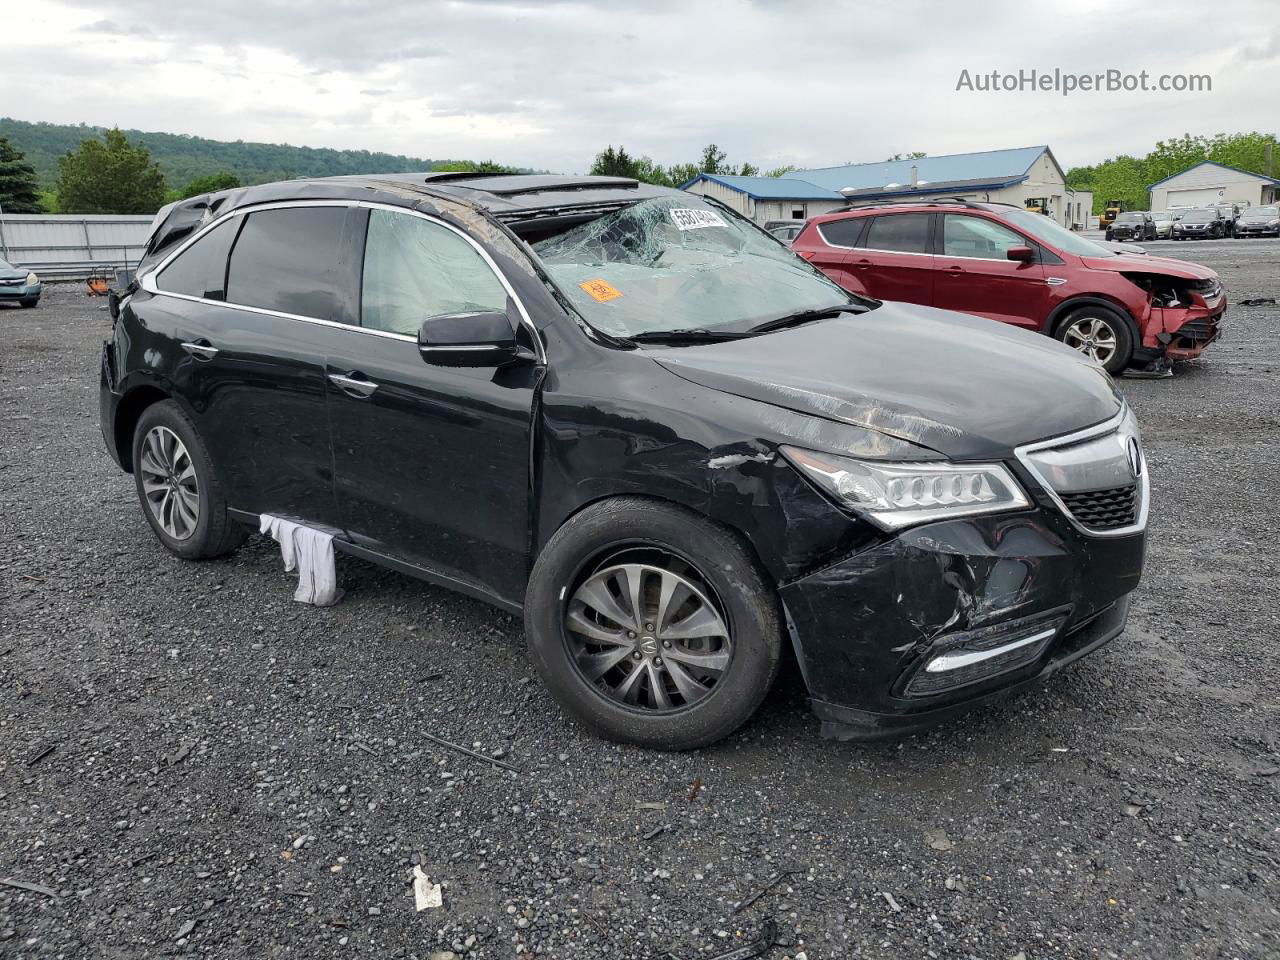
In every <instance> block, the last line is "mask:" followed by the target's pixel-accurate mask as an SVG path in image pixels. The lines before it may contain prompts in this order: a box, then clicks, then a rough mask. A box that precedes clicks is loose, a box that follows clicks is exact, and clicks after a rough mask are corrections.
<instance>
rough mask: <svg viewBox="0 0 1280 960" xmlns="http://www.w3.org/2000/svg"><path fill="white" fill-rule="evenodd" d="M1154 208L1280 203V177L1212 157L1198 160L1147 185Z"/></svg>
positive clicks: (1254, 205)
mask: <svg viewBox="0 0 1280 960" xmlns="http://www.w3.org/2000/svg"><path fill="white" fill-rule="evenodd" d="M1147 190H1148V192H1149V193H1150V194H1151V209H1152V210H1168V209H1170V208H1171V207H1203V206H1206V205H1208V204H1210V203H1238V204H1240V205H1241V206H1245V205H1246V204H1247V205H1249V206H1251V207H1256V206H1260V205H1264V204H1268V203H1280V180H1276V179H1275V178H1274V177H1265V176H1263V175H1262V174H1260V173H1250V172H1249V171H1248V170H1238V169H1236V168H1235V167H1228V166H1225V165H1223V164H1221V163H1214V162H1213V161H1212V160H1205V161H1204V162H1202V163H1197V164H1196V165H1195V166H1194V167H1188V168H1187V169H1186V170H1183V171H1182V172H1181V173H1175V174H1174V175H1173V176H1172V177H1165V178H1164V179H1163V180H1161V181H1159V182H1158V183H1153V184H1151V186H1149V187H1147Z"/></svg>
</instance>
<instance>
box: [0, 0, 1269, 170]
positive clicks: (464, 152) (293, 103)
mask: <svg viewBox="0 0 1280 960" xmlns="http://www.w3.org/2000/svg"><path fill="white" fill-rule="evenodd" d="M16 13H17V11H16V10H15V9H11V10H10V16H9V17H8V18H7V19H8V21H9V24H8V26H9V28H10V33H11V34H12V35H11V36H10V37H9V38H8V42H7V43H6V44H5V52H4V56H3V58H0V115H8V116H12V117H16V118H18V119H22V120H48V121H53V122H59V123H78V122H82V121H83V122H85V123H89V124H101V125H104V126H111V125H118V126H120V127H125V128H130V127H132V128H137V129H142V130H164V131H171V132H175V133H187V134H194V135H197V136H203V137H212V138H215V139H221V140H236V139H242V140H261V141H268V142H273V143H279V142H284V143H291V144H304V145H308V146H327V147H340V148H365V149H370V150H388V151H392V152H395V153H405V154H410V155H413V156H420V157H428V158H445V157H467V158H474V159H494V160H498V161H500V162H502V163H509V164H515V165H519V166H531V167H536V168H546V169H551V170H555V171H560V172H583V171H585V170H586V168H587V167H588V166H589V165H590V163H591V158H592V156H593V155H594V154H595V153H596V152H597V151H598V150H600V149H601V148H603V147H604V145H605V144H607V143H614V144H619V143H621V144H624V145H625V146H626V147H627V149H628V150H629V151H631V152H633V153H638V154H648V155H649V156H651V157H653V158H654V159H655V160H657V161H659V162H661V163H673V162H681V161H687V160H693V159H695V158H696V156H697V154H698V152H699V151H700V149H701V147H702V146H703V145H704V144H706V143H708V142H711V141H714V142H715V143H717V144H719V145H720V147H721V148H722V149H723V150H725V151H726V152H727V153H728V155H729V159H730V161H731V162H735V163H736V162H740V161H742V160H750V161H751V162H753V163H755V164H757V165H759V166H762V167H772V166H777V165H781V164H784V163H793V164H797V165H799V166H829V165H833V164H838V163H844V162H846V161H852V162H860V161H877V160H883V159H885V158H887V157H888V156H890V155H891V154H894V153H905V152H907V151H912V150H922V151H925V152H926V153H928V154H930V155H936V154H943V153H956V152H963V151H970V150H987V149H995V148H1000V147H1017V146H1027V145H1032V144H1040V143H1047V144H1049V145H1050V146H1051V147H1052V148H1053V150H1054V152H1055V154H1056V155H1057V157H1058V159H1059V161H1060V162H1061V163H1062V165H1063V166H1064V167H1070V166H1076V165H1080V164H1085V163H1092V162H1096V161H1098V160H1101V159H1103V158H1105V157H1108V156H1111V155H1113V154H1115V153H1124V152H1132V153H1138V154H1141V153H1145V152H1146V151H1147V150H1148V149H1149V148H1150V147H1151V145H1152V144H1153V143H1154V142H1155V141H1156V140H1158V139H1161V138H1166V137H1169V136H1176V135H1179V134H1182V133H1184V132H1190V133H1207V134H1211V133H1216V132H1219V131H1238V130H1254V129H1260V130H1266V129H1268V128H1269V129H1270V130H1271V131H1274V130H1275V129H1276V118H1277V116H1278V114H1277V109H1276V107H1275V102H1274V94H1275V92H1276V91H1280V6H1278V5H1277V4H1276V2H1275V0H1216V2H1214V3H1212V4H1208V3H1204V2H1203V0H1191V2H1184V0H1163V2H1161V3H1158V4H1156V3H1150V2H1133V0H1070V2H1061V0H994V2H993V0H985V2H981V3H978V2H972V3H966V2H939V3H914V2H909V0H897V2H861V3H852V2H850V3H846V2H839V0H813V2H810V0H755V2H746V0H698V2H690V0H685V2H681V3H676V2H672V0H643V2H638V0H619V2H605V0H599V2H596V3H574V2H527V3H513V2H503V0H455V2H447V3H441V2H429V0H421V2H415V0H382V2H380V3H361V2H345V0H306V2H305V3H301V2H273V0H202V2H200V3H188V2H183V0H27V2H24V3H23V4H22V5H21V16H17V17H16V18H15V15H16ZM1055 67H1056V68H1060V69H1061V70H1063V71H1067V72H1073V73H1082V74H1083V73H1093V72H1096V71H1104V70H1106V69H1108V68H1118V69H1122V70H1128V71H1133V72H1137V71H1140V70H1143V69H1145V70H1147V71H1149V72H1150V73H1151V74H1152V77H1153V80H1154V78H1155V77H1156V76H1158V75H1159V74H1162V73H1171V72H1185V73H1207V74H1209V75H1211V77H1212V85H1213V89H1212V92H1209V93H1162V92H1148V93H1138V92H1134V93H1075V94H1073V95H1072V96H1069V97H1065V98H1064V97H1062V96H1061V95H1060V94H1057V93H1052V92H1026V93H978V92H968V91H957V90H956V85H957V82H958V80H959V77H960V74H961V71H962V70H968V71H970V73H971V74H974V75H976V74H978V73H980V72H990V71H991V70H1001V71H1010V72H1016V71H1018V70H1021V69H1027V70H1029V69H1031V68H1038V69H1040V70H1042V71H1044V70H1047V71H1050V72H1051V71H1052V70H1053V69H1054V68H1055Z"/></svg>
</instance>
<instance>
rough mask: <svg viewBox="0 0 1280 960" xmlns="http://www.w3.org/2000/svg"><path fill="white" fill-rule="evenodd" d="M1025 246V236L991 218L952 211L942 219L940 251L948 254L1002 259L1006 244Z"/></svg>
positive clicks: (1007, 246) (949, 255) (983, 258)
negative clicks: (968, 215)
mask: <svg viewBox="0 0 1280 960" xmlns="http://www.w3.org/2000/svg"><path fill="white" fill-rule="evenodd" d="M1025 246H1027V241H1026V240H1024V239H1023V238H1022V237H1020V236H1018V235H1017V234H1016V233H1014V232H1013V231H1012V230H1010V229H1008V228H1007V227H1002V226H1000V224H998V223H995V222H994V221H992V220H985V219H983V218H982V217H967V216H964V215H963V214H956V213H948V214H947V215H946V219H944V220H943V226H942V252H943V253H944V254H945V255H946V256H948V257H976V258H978V259H981V260H1005V259H1007V257H1006V256H1005V251H1006V250H1008V249H1009V248H1010V247H1025Z"/></svg>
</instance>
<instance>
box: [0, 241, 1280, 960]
mask: <svg viewBox="0 0 1280 960" xmlns="http://www.w3.org/2000/svg"><path fill="white" fill-rule="evenodd" d="M1145 246H1146V247H1147V248H1148V250H1149V251H1151V252H1152V253H1156V252H1159V253H1160V254H1167V255H1173V256H1180V257H1187V258H1193V259H1197V260H1200V261H1201V262H1204V263H1206V264H1208V265H1210V266H1212V267H1214V268H1215V269H1217V270H1218V271H1220V272H1221V274H1222V275H1223V278H1224V280H1225V282H1226V284H1227V287H1228V289H1229V291H1230V294H1231V298H1232V300H1233V301H1238V300H1240V299H1241V298H1247V297H1280V241H1273V240H1247V241H1205V242H1200V243H1194V244H1193V243H1172V242H1162V243H1150V244H1146V245H1145ZM100 303H101V301H97V300H91V299H86V298H85V297H83V296H81V289H80V288H79V287H68V286H61V287H56V288H53V289H51V290H49V291H48V293H47V295H46V299H45V301H44V302H42V303H41V305H40V307H39V308H37V309H35V310H24V311H20V310H18V309H16V308H14V309H4V310H3V311H2V312H0V536H2V537H3V542H4V544H5V549H4V551H3V555H0V879H4V878H11V879H13V880H16V881H23V882H27V883H32V884H38V885H42V886H44V887H46V888H49V891H50V892H56V896H49V895H47V894H46V893H41V892H38V891H32V890H26V889H20V888H16V887H9V886H0V956H3V957H12V958H23V957H53V956H65V957H92V958H97V957H142V956H169V955H182V954H196V955H202V956H215V957H277V956H280V957H283V956H289V957H295V956H296V957H307V958H322V957H348V956H355V955H371V956H378V957H417V958H422V960H426V958H429V957H436V958H439V957H442V956H443V957H451V956H452V955H454V954H456V955H457V956H458V957H484V958H488V957H506V958H510V957H526V956H546V957H555V958H605V957H608V958H630V957H636V958H655V960H656V958H665V957H667V955H668V953H670V954H671V955H672V956H674V957H677V958H691V957H695V956H704V957H707V956H711V955H714V954H717V953H720V952H722V951H727V950H730V949H732V948H733V947H735V946H741V945H742V944H744V943H745V942H747V941H749V940H751V939H752V938H754V937H755V935H756V933H757V931H759V929H760V927H761V924H762V923H763V922H764V921H765V920H766V918H773V919H776V920H777V922H778V924H779V930H780V934H779V938H780V939H781V938H786V939H788V940H790V941H792V942H793V943H794V945H793V946H791V947H789V948H784V947H778V948H776V949H775V950H773V951H772V952H771V953H769V954H768V956H770V957H773V958H782V957H785V956H794V955H795V954H796V953H797V952H800V951H803V952H804V953H806V954H807V956H808V957H809V958H811V960H812V958H846V957H903V958H912V960H915V958H923V957H944V958H950V957H956V958H961V957H964V958H968V957H973V958H984V960H986V958H995V960H1007V958H1010V957H1020V956H1025V958H1027V960H1040V958H1051V957H1052V958H1056V957H1081V958H1083V957H1123V958H1144V960H1145V958H1157V957H1159V958H1182V957H1187V958H1192V957H1194V958H1218V957H1221V958H1262V957H1276V956H1280V908H1278V907H1277V904H1278V903H1280V698H1278V696H1277V690H1280V658H1277V656H1276V650H1277V642H1278V641H1280V613H1278V611H1280V588H1278V587H1277V583H1278V582H1280V579H1278V577H1277V574H1278V573H1280V562H1278V561H1277V557H1276V546H1275V545H1276V543H1277V542H1278V541H1280V511H1278V510H1277V507H1276V502H1275V501H1274V500H1271V499H1270V494H1269V493H1268V492H1267V491H1273V490H1274V489H1275V487H1276V476H1277V468H1280V400H1278V396H1280V391H1277V383H1278V381H1280V336H1278V335H1280V307H1277V306H1274V305H1272V306H1253V307H1241V306H1238V305H1237V306H1233V307H1232V308H1231V309H1230V311H1229V313H1228V318H1229V326H1228V327H1227V333H1228V336H1227V339H1226V340H1225V341H1224V342H1222V343H1220V344H1218V345H1215V346H1214V347H1213V348H1211V350H1210V351H1209V355H1208V357H1207V358H1206V359H1203V360H1201V361H1199V362H1196V363H1193V364H1186V365H1181V366H1179V367H1177V368H1176V373H1175V376H1174V378H1173V379H1170V380H1158V381H1146V380H1141V381H1140V380H1125V381H1122V384H1121V386H1122V388H1123V389H1124V391H1125V393H1126V394H1127V395H1128V396H1129V397H1130V399H1131V400H1132V402H1133V403H1134V405H1135V407H1136V408H1137V410H1138V413H1139V415H1140V417H1141V420H1142V423H1143V427H1144V430H1145V433H1146V441H1147V450H1148V456H1149V460H1150V464H1151V470H1152V476H1153V486H1154V505H1153V512H1152V519H1151V529H1150V548H1149V549H1150V558H1149V564H1148V568H1147V574H1146V579H1145V581H1144V584H1143V587H1142V588H1141V590H1140V591H1139V593H1138V595H1137V600H1136V606H1135V612H1134V616H1133V619H1132V620H1131V622H1130V626H1129V629H1128V631H1127V632H1126V633H1125V635H1124V636H1123V637H1121V638H1120V639H1118V640H1117V641H1115V642H1114V643H1112V644H1111V645H1110V646H1108V647H1107V648H1104V650H1102V651H1100V652H1099V653H1098V654H1095V655H1094V656H1093V657H1091V658H1088V659H1086V660H1085V661H1083V662H1082V663H1080V664H1079V665H1077V666H1076V667H1075V668H1073V669H1071V670H1069V671H1066V672H1065V673H1064V674H1062V675H1060V676H1059V677H1057V678H1056V679H1055V680H1054V681H1053V682H1051V683H1050V684H1049V685H1048V686H1047V687H1045V688H1044V689H1042V690H1040V691H1038V692H1034V693H1030V694H1027V695H1024V696H1022V697H1020V698H1018V699H1016V700H1013V701H1011V702H1009V703H1007V704H1006V705H1004V706H1002V707H1000V708H998V709H994V710H990V711H987V712H985V713H982V714H979V715H973V716H970V717H968V718H966V719H964V720H962V721H961V722H958V723H956V724H954V725H953V726H950V727H948V728H946V729H943V730H940V731H937V732H934V733H931V734H928V735H924V736H920V737H916V738H914V739H911V740H908V741H905V742H902V743H900V744H893V745H889V746H881V747H873V748H869V747H866V746H858V745H854V744H840V743H833V742H829V741H824V740H821V739H819V738H818V736H817V723H816V721H815V720H814V719H813V718H812V717H811V716H810V714H809V713H808V711H807V708H806V706H805V704H804V699H803V692H802V690H801V689H800V687H799V685H798V683H797V681H796V680H794V679H790V680H787V681H785V682H784V683H783V684H782V686H781V687H780V688H779V689H778V690H777V691H776V692H775V695H774V696H773V697H772V698H771V700H770V702H769V703H768V704H767V706H766V707H765V709H764V710H763V711H762V713H761V714H760V715H759V716H758V717H757V718H756V719H755V720H754V721H753V722H752V723H751V724H749V725H748V726H747V727H746V728H745V729H744V730H743V731H741V732H740V733H739V734H738V735H736V736H734V737H733V738H731V739H730V740H729V741H727V742H725V743H723V744H721V745H719V746H717V747H715V748H713V749H709V750H704V751H702V752H699V753H694V754H687V755H679V756H668V755H660V754H651V753H646V752H643V751H640V750H635V749H630V748H624V747H618V746H614V745H609V744H605V743H602V742H599V741H597V740H594V739H592V738H591V737H590V736H588V735H587V734H586V733H584V732H583V731H582V730H581V729H579V728H578V727H576V726H574V725H573V724H572V723H571V722H569V721H568V720H567V719H566V718H565V717H564V716H563V715H562V714H561V713H560V711H559V710H558V709H557V708H556V706H555V705H554V704H553V703H552V702H551V701H550V699H549V698H548V697H547V696H546V695H545V694H544V693H543V692H542V690H541V689H540V687H539V685H538V684H537V682H536V681H534V680H532V679H531V677H532V672H531V669H530V667H529V665H528V664H527V662H526V659H525V653H524V650H523V641H522V638H521V632H520V629H519V625H518V623H517V622H516V620H515V619H514V618H512V617H509V616H507V615H505V614H501V613H495V612H494V611H493V610H491V609H489V608H487V607H485V606H483V605H481V604H479V603H476V602H473V601H470V600H467V599H463V598H460V597H456V596H453V595H450V594H448V593H445V592H443V591H441V590H437V589H435V588H432V587H430V586H427V585H424V584H422V583H419V582H417V581H414V580H411V579H409V578H406V577H403V576H400V575H397V574H394V573H390V572H386V571H383V570H380V569H378V568H375V567H373V566H370V565H366V564H363V563H361V562H358V561H354V560H350V559H345V558H344V559H342V560H340V567H339V577H340V580H341V583H342V585H343V587H344V588H345V589H346V591H347V595H346V599H345V600H344V601H343V602H342V603H341V604H340V605H338V606H336V607H333V608H330V609H324V610H317V609H314V608H311V607H306V606H302V605H299V604H295V603H294V602H293V601H292V599H291V596H292V591H293V586H294V584H293V579H292V577H291V576H290V575H286V574H285V573H284V572H283V570H282V568H281V563H280V557H279V553H278V550H277V549H276V548H275V545H274V544H272V543H270V542H269V541H263V540H262V539H261V538H258V537H256V536H255V537H254V538H253V539H252V540H250V542H249V543H248V544H247V545H246V546H245V547H244V548H242V549H241V550H240V551H239V553H237V554H236V555H235V556H233V557H231V558H229V559H227V560H224V561H216V562H210V563H202V564H192V563H185V562H182V561H180V560H177V559H175V558H173V557H171V556H170V555H168V554H167V553H165V552H164V551H163V550H162V549H161V548H160V546H159V545H158V543H157V542H156V540H155V539H154V537H153V536H152V535H151V533H150V531H149V529H148V527H147V525H146V522H145V521H144V519H143V516H142V513H141V512H140V508H139V507H138V505H137V503H136V501H135V500H134V493H133V485H132V480H131V479H130V478H129V477H127V476H125V475H123V474H121V473H119V472H118V471H117V470H116V468H115V466H114V465H113V464H112V463H111V461H110V460H109V458H108V456H107V454H106V452H105V451H104V449H103V445H102V440H101V437H100V435H99V432H98V412H97V390H98V383H97V362H98V350H99V344H100V342H101V340H102V339H103V337H104V336H105V335H106V331H107V329H108V326H109V320H108V318H107V314H106V313H105V312H104V311H102V310H101V309H100ZM428 732H429V733H432V734H434V735H436V736H439V737H442V738H445V739H447V740H450V741H453V742H455V743H460V744H464V745H466V746H468V747H474V748H475V749H477V750H479V751H482V752H484V753H491V752H493V751H502V756H503V759H504V761H506V762H508V763H510V764H512V765H513V766H515V767H516V768H518V770H519V773H518V774H517V773H512V772H508V771H505V770H502V769H497V768H494V767H491V766H489V765H487V764H483V763H477V762H475V761H474V760H472V759H469V758H467V757H465V756H461V755H459V754H457V753H455V752H452V751H450V750H448V749H445V748H442V747H440V746H439V745H437V744H436V743H434V742H432V741H431V740H429V739H428V738H427V737H426V736H425V733H428ZM47 751H52V752H47ZM699 781H700V782H701V788H700V789H696V788H694V787H693V785H694V784H695V783H697V782H699ZM414 865H421V868H422V870H423V871H424V872H425V873H426V874H428V875H429V876H430V877H431V878H432V879H438V880H439V881H441V882H443V884H444V906H443V907H442V908H440V909H432V910H425V911H422V912H416V911H415V909H414V900H413V896H412V893H411V884H412V872H413V867H414ZM779 870H794V871H796V872H795V873H794V874H792V875H790V876H788V877H786V878H784V879H783V881H782V882H781V883H779V884H778V885H777V886H776V887H775V888H773V889H772V890H771V891H770V892H769V893H767V894H765V895H764V896H763V897H761V898H760V899H759V900H758V901H757V902H756V903H754V904H753V905H751V906H749V907H746V908H745V909H743V910H742V911H741V912H739V913H737V914H734V913H733V912H732V909H733V906H734V904H735V903H736V902H738V901H740V900H742V899H743V898H745V897H748V896H749V895H751V894H752V893H754V892H756V891H757V890H758V889H760V888H761V887H762V886H763V885H764V883H765V882H766V880H767V879H768V878H769V877H770V876H771V875H772V874H774V873H775V871H779Z"/></svg>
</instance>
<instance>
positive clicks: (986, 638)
mask: <svg viewBox="0 0 1280 960" xmlns="http://www.w3.org/2000/svg"><path fill="white" fill-rule="evenodd" d="M1068 612H1069V610H1067V609H1065V608H1064V609H1060V610H1054V611H1051V612H1049V613H1047V614H1037V615H1036V616H1034V617H1024V618H1022V619H1019V620H1008V621H1005V622H1004V623H998V624H994V625H993V626H989V627H980V628H978V629H976V630H967V631H964V632H963V633H953V634H948V635H946V636H943V637H939V638H937V639H936V640H935V641H934V644H933V652H932V653H931V654H930V655H929V656H928V657H926V658H925V660H924V661H923V662H922V663H921V664H920V665H919V666H917V668H916V670H915V672H914V674H913V675H912V677H911V679H910V680H909V681H908V682H907V684H906V687H905V689H904V690H903V693H904V694H905V695H906V696H909V697H923V696H932V695H934V694H937V693H942V692H944V691H947V690H954V689H956V688H957V687H963V686H966V685H967V684H970V683H978V682H979V681H982V680H987V679H990V678H991V677H994V676H997V675H999V674H1002V673H1008V672H1009V671H1012V670H1017V669H1019V668H1021V667H1025V666H1027V665H1028V664H1031V663H1034V662H1035V661H1036V660H1038V659H1039V658H1040V655H1041V654H1042V653H1044V651H1045V649H1046V648H1047V647H1048V646H1049V644H1050V643H1052V642H1053V639H1054V637H1056V636H1057V635H1058V631H1059V630H1060V629H1061V628H1062V624H1063V623H1064V622H1066V619H1067V613H1068Z"/></svg>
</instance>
